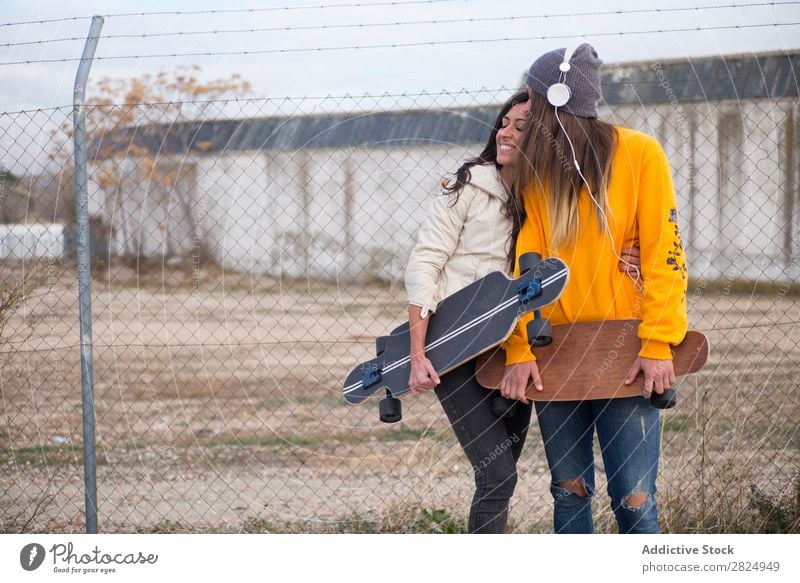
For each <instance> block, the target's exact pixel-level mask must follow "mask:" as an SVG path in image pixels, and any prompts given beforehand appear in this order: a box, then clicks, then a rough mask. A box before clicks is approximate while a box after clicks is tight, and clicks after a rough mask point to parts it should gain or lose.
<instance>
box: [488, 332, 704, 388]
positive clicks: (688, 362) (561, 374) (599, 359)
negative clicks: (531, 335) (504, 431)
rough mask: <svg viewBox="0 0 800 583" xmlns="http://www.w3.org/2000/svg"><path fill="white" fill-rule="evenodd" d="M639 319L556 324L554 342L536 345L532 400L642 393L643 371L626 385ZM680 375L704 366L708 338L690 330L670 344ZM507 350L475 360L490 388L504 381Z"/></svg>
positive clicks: (635, 352)
mask: <svg viewBox="0 0 800 583" xmlns="http://www.w3.org/2000/svg"><path fill="white" fill-rule="evenodd" d="M639 323H640V322H639V320H606V321H604V322H579V323H576V324H559V325H557V326H553V343H552V344H550V345H549V346H544V347H536V348H534V349H533V352H534V354H535V355H536V363H537V365H538V366H539V374H540V375H541V377H542V386H543V387H544V390H543V391H536V390H535V389H534V388H533V385H532V384H531V385H528V389H527V391H526V393H525V394H526V396H527V397H528V398H529V399H532V400H534V401H581V400H591V399H613V398H619V397H634V396H637V395H641V394H642V388H643V386H644V376H643V375H642V373H639V375H638V376H637V377H636V380H635V381H634V382H633V383H632V384H630V385H625V377H626V376H627V374H628V372H629V371H630V369H631V367H632V366H633V363H634V361H635V360H636V357H637V356H638V352H639V350H640V347H641V343H640V341H639V337H638V335H637V331H638V327H639ZM672 357H673V361H672V363H673V367H674V369H675V375H676V376H682V375H685V374H689V373H693V372H696V371H698V370H700V369H701V368H702V367H703V365H704V364H705V363H706V360H708V339H707V338H706V337H705V335H704V334H703V333H702V332H697V331H694V330H689V331H688V332H687V333H686V337H685V338H684V340H683V342H681V343H680V344H678V345H677V346H674V347H673V348H672ZM504 369H505V352H503V351H502V350H501V349H497V350H494V351H491V352H487V353H486V354H483V355H481V356H480V357H479V358H478V361H477V362H476V365H475V370H476V378H477V380H478V382H479V383H480V384H481V385H482V386H484V387H486V388H489V389H495V388H497V387H499V386H500V381H501V380H502V379H503V371H504Z"/></svg>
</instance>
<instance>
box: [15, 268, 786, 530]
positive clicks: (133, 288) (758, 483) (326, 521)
mask: <svg viewBox="0 0 800 583" xmlns="http://www.w3.org/2000/svg"><path fill="white" fill-rule="evenodd" d="M45 275H46V280H44V284H43V285H41V286H40V287H39V288H38V289H37V290H36V291H35V292H34V294H33V295H32V296H31V297H30V298H29V299H28V300H27V301H26V303H25V304H24V305H23V306H21V307H19V308H18V309H16V310H15V311H14V312H13V314H12V315H11V318H10V319H9V320H8V322H7V325H6V327H5V331H4V332H3V336H2V340H3V341H2V344H0V388H1V389H2V399H3V419H2V427H0V464H2V466H3V471H2V472H0V490H1V491H2V495H1V496H0V525H2V527H3V530H4V531H6V532H23V531H42V532H44V531H46V532H70V531H80V530H82V528H83V526H82V513H83V504H84V497H83V461H82V443H83V438H82V428H81V382H80V354H79V346H80V342H79V336H78V327H77V291H76V283H75V281H74V278H73V277H72V276H70V275H69V274H68V271H66V268H64V267H62V266H57V268H52V269H51V270H50V271H49V272H46V273H45ZM92 285H93V298H92V311H93V313H94V322H93V337H94V347H93V355H94V362H93V365H94V379H95V385H94V390H95V405H96V423H97V433H96V441H97V462H98V468H97V483H98V510H99V522H100V529H101V530H102V531H104V532H134V531H149V530H159V529H163V528H164V525H178V526H179V528H181V529H183V530H186V531H190V532H204V531H209V530H214V531H219V530H222V531H241V530H248V529H249V528H252V526H253V525H262V526H263V525H270V526H268V528H273V527H274V528H278V529H280V528H284V529H287V528H288V529H295V530H303V531H307V532H328V531H331V530H341V529H346V527H343V526H342V525H343V524H346V523H343V522H342V521H354V520H362V519H374V520H377V521H383V522H384V523H386V524H392V523H393V521H395V520H396V519H398V520H399V518H398V517H401V516H404V515H406V514H408V513H409V512H411V513H412V514H413V512H414V511H415V510H416V509H421V508H425V509H446V510H448V511H449V512H450V513H452V515H453V516H454V517H455V519H456V520H463V519H464V517H465V516H466V514H467V511H468V506H469V500H470V497H471V491H472V486H471V482H472V472H471V469H470V467H469V464H468V463H467V460H466V458H465V457H464V455H463V453H462V452H461V449H460V447H459V446H458V444H457V443H456V441H455V439H454V437H453V435H452V432H451V430H450V428H449V426H448V424H447V422H446V420H445V418H444V415H443V413H442V411H441V408H440V406H439V404H438V402H436V399H435V396H433V395H431V394H428V395H424V396H422V397H419V398H405V399H404V401H403V407H404V418H403V421H402V422H401V423H399V424H396V425H392V426H387V425H383V424H381V423H380V422H379V421H378V419H377V405H376V402H369V403H367V404H365V405H363V406H359V407H351V406H348V405H346V404H345V403H344V401H343V400H342V399H341V382H342V380H343V379H344V377H345V376H346V374H347V372H349V370H350V369H351V368H352V367H353V366H355V365H356V364H357V363H358V362H360V361H362V360H367V359H369V358H371V357H372V356H373V351H374V346H373V340H374V337H375V336H377V335H381V334H385V333H386V332H387V331H388V330H390V329H391V328H392V327H394V326H395V325H397V324H399V323H400V322H401V321H402V319H403V314H402V310H403V306H402V301H403V297H404V292H403V290H402V288H401V287H400V286H399V285H397V284H395V285H385V284H377V283H376V284H370V285H364V286H356V285H335V284H325V285H323V284H318V283H314V282H297V281H294V282H287V281H280V280H276V279H271V278H266V277H259V278H251V277H249V276H247V275H242V274H230V273H223V272H220V271H217V270H213V271H206V270H201V271H197V270H195V271H189V270H180V269H171V270H169V271H165V270H162V269H152V270H150V271H147V272H143V271H142V272H139V273H137V272H136V271H134V270H132V269H128V268H124V267H119V266H118V267H115V268H114V269H112V270H107V271H101V272H99V273H98V274H97V276H96V277H95V279H94V281H93V284H92ZM688 301H689V311H690V323H691V327H692V328H695V329H699V330H702V331H704V332H706V334H707V335H708V337H709V339H710V342H711V346H712V352H711V357H710V360H709V363H708V365H707V366H706V368H705V369H704V370H703V371H701V372H700V373H698V374H696V375H693V376H691V377H686V378H684V379H683V380H681V381H680V382H679V384H678V385H677V388H678V389H679V395H680V404H679V406H678V407H677V408H675V409H673V410H670V411H666V412H664V413H663V414H662V425H663V431H662V444H663V446H662V460H661V473H660V478H659V504H660V506H661V510H662V517H663V521H664V527H665V529H667V530H670V531H673V532H687V531H689V532H693V531H708V532H731V531H734V530H735V529H737V528H741V527H740V526H737V525H739V524H741V522H742V521H741V520H739V519H740V518H741V517H742V516H744V515H745V514H746V513H748V512H752V510H753V508H752V507H751V502H752V493H753V491H754V490H753V488H756V491H758V492H763V493H764V494H765V495H766V496H768V497H771V498H772V499H774V500H779V499H780V498H781V497H782V496H786V495H789V494H790V493H791V491H792V487H793V486H792V485H793V483H794V481H795V480H797V477H798V471H800V435H798V430H797V425H798V424H797V420H798V419H800V415H799V413H800V394H798V390H797V389H798V381H797V379H798V377H800V346H798V345H799V344H800V326H798V324H797V322H798V321H800V298H798V297H797V296H796V295H793V294H792V293H789V292H788V291H787V289H785V288H782V287H780V286H777V287H775V288H773V289H770V290H766V291H761V292H759V293H757V294H756V293H753V292H752V290H748V289H747V288H746V286H745V288H744V289H742V288H741V287H734V286H729V287H728V286H724V285H723V286H722V287H719V286H718V287H716V288H715V289H714V290H712V289H711V287H709V286H705V285H703V284H694V285H693V286H690V289H689V296H688ZM528 440H529V441H528V446H527V447H526V450H525V452H524V453H523V459H522V461H521V468H520V482H519V484H518V486H517V495H516V496H515V499H514V501H513V506H512V512H511V523H512V528H513V530H515V531H518V532H528V531H532V532H547V531H548V529H549V528H550V522H549V521H550V518H549V513H550V506H551V499H550V494H549V491H548V472H547V467H546V462H545V459H544V455H543V451H542V448H541V440H540V437H539V434H538V428H537V427H536V424H535V422H534V424H533V426H532V429H531V433H530V435H529V437H528ZM598 461H599V457H598ZM598 474H599V476H598V487H597V493H598V494H597V504H596V505H595V510H596V515H597V518H598V522H599V524H600V525H601V529H605V530H613V526H612V525H611V521H612V518H611V514H610V512H609V510H608V504H607V498H606V496H605V485H604V482H603V479H602V463H600V462H599V463H598ZM287 525H288V526H287Z"/></svg>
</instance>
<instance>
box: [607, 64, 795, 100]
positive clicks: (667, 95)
mask: <svg viewBox="0 0 800 583" xmlns="http://www.w3.org/2000/svg"><path fill="white" fill-rule="evenodd" d="M602 82H603V97H604V99H605V101H606V103H608V104H609V105H622V104H628V103H670V102H673V103H674V102H675V100H677V101H679V102H692V101H718V100H723V99H759V98H769V99H780V98H783V97H797V96H798V86H799V85H800V51H791V52H787V53H763V54H757V55H735V56H718V57H704V58H698V59H680V60H677V59H676V60H670V61H647V62H636V63H627V64H626V63H623V64H618V65H609V66H608V67H606V68H605V70H604V71H603V74H602Z"/></svg>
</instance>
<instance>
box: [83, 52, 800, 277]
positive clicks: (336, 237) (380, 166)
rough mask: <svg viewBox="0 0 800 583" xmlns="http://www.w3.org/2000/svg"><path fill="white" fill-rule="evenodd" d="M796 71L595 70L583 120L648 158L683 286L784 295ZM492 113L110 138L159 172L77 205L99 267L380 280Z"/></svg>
mask: <svg viewBox="0 0 800 583" xmlns="http://www.w3.org/2000/svg"><path fill="white" fill-rule="evenodd" d="M798 65H800V51H796V52H792V53H789V54H783V53H782V54H761V55H744V56H735V57H725V58H723V57H709V58H701V59H695V60H692V61H688V60H675V61H664V62H638V63H628V64H616V65H613V64H612V65H608V66H606V67H604V73H603V85H604V103H603V107H602V110H601V118H602V119H605V120H607V121H611V122H613V123H618V124H621V125H626V126H629V127H633V128H636V129H640V130H642V131H645V132H647V133H650V134H652V135H655V136H656V137H658V138H659V139H660V140H661V142H662V143H663V144H664V147H665V149H666V152H667V155H668V157H669V159H670V162H671V164H672V167H673V171H674V180H675V185H676V188H677V191H678V197H679V205H680V208H679V215H680V224H681V227H682V232H683V239H684V244H685V245H686V250H687V254H688V260H689V266H690V274H691V275H692V276H694V277H702V278H704V279H711V280H716V279H743V280H751V281H772V282H798V281H800V269H798V264H797V258H798V256H800V200H798V198H799V197H800V193H799V192H798V182H800V180H799V175H798V157H799V156H800V147H798V139H799V138H798V136H799V135H800V131H798V130H800V128H799V127H798V119H800V107H799V105H800V104H799V103H798V81H797V79H798V72H800V68H799V67H798ZM511 93H512V92H511V91H509V92H508V93H507V94H503V95H500V96H498V99H497V102H498V103H499V102H500V101H502V100H503V99H505V98H506V97H508V96H510V94H511ZM437 101H438V102H442V101H447V98H446V96H442V98H441V99H438V100H437ZM496 113H497V107H496V106H495V105H491V106H485V107H467V108H454V109H449V108H446V107H436V108H427V109H417V110H404V111H378V112H368V113H355V114H347V113H341V114H338V113H337V114H331V115H312V116H292V117H270V118H258V119H244V120H228V121H203V122H187V123H177V124H172V125H169V126H166V125H154V126H149V127H147V128H138V129H137V130H136V132H135V133H134V132H130V133H128V134H126V135H125V136H117V138H116V139H119V140H120V144H121V145H122V144H124V143H125V142H126V140H127V141H129V142H135V143H136V144H137V145H139V146H143V147H145V148H146V149H147V150H148V151H150V152H153V153H154V156H155V157H156V164H155V167H156V168H161V169H162V170H160V171H159V170H156V171H151V172H150V174H148V175H143V174H141V172H140V166H141V164H140V163H141V160H138V159H134V158H131V159H128V160H126V161H125V162H124V164H123V165H121V166H120V167H119V168H118V169H117V170H118V171H119V172H120V175H121V176H122V178H121V179H120V181H119V182H118V184H116V185H115V186H113V187H108V186H105V187H103V186H99V185H98V186H97V187H96V188H94V189H93V197H94V204H93V207H94V208H96V209H102V213H103V214H104V215H105V217H106V218H107V220H109V221H110V222H111V224H112V226H113V235H112V242H111V243H112V247H111V248H112V253H120V254H121V253H128V254H131V253H141V254H145V255H164V256H166V257H167V258H169V257H184V258H186V257H190V256H191V255H192V254H193V253H197V252H198V250H200V249H202V251H203V252H204V253H208V254H211V256H212V257H213V258H214V259H215V260H216V261H217V262H218V263H220V264H221V265H223V266H225V267H227V268H232V269H236V270H245V271H252V272H255V273H265V274H270V275H273V276H276V277H291V278H296V277H310V278H314V279H317V278H319V279H325V280H330V281H365V280H371V279H379V280H388V281H396V280H398V279H400V278H402V272H403V269H404V266H405V262H406V259H407V257H408V253H409V251H410V249H411V246H412V244H413V240H414V237H415V233H416V230H417V228H418V227H419V224H420V223H421V221H422V219H423V217H424V213H425V205H426V201H427V200H428V199H429V198H430V197H432V196H435V195H437V194H438V192H439V190H440V189H439V183H440V181H441V179H442V177H443V176H444V175H445V174H446V173H447V172H449V171H451V170H453V169H454V168H456V167H457V166H458V163H459V162H460V161H461V160H463V159H464V158H465V157H467V156H471V155H475V154H477V153H478V152H479V151H480V149H481V146H482V144H483V142H484V141H485V139H486V136H487V135H488V133H489V127H490V124H491V123H492V121H493V119H494V117H495V116H496ZM102 163H103V162H102V161H98V165H97V166H96V167H95V170H94V171H93V172H92V174H93V175H96V174H97V170H98V168H99V165H101V164H102ZM126 165H127V166H126ZM151 166H152V165H151ZM159 172H160V174H159ZM167 175H169V177H170V178H169V180H166V181H164V182H165V183H166V186H158V185H154V184H155V183H156V182H158V181H159V180H158V178H157V177H156V178H153V177H154V176H167ZM148 177H149V179H148Z"/></svg>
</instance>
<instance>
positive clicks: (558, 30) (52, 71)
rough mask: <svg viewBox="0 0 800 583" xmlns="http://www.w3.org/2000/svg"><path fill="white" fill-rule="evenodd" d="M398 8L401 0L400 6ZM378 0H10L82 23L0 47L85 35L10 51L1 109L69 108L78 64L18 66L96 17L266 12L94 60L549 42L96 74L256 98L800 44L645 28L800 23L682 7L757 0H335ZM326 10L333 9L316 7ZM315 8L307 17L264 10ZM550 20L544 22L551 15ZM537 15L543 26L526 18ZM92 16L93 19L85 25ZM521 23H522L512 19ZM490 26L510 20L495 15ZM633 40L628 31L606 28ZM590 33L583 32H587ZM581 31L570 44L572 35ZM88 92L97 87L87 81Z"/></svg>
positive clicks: (281, 57) (185, 23)
mask: <svg viewBox="0 0 800 583" xmlns="http://www.w3.org/2000/svg"><path fill="white" fill-rule="evenodd" d="M399 1H402V0H399ZM378 2H380V0H336V1H335V2H328V3H325V2H323V1H322V0H301V1H300V2H288V1H286V0H276V1H267V2H263V1H262V2H255V1H254V0H249V1H239V0H229V1H228V2H225V3H220V2H218V1H211V0H194V1H193V2H177V1H173V0H158V1H152V0H137V1H136V2H133V1H127V0H125V1H123V0H117V1H113V0H103V1H102V2H99V1H92V0H81V1H80V2H78V1H72V2H70V1H58V2H56V1H38V2H37V1H29V0H28V1H4V0H0V15H1V16H0V22H2V23H14V22H18V21H27V20H37V21H39V20H46V19H56V18H73V17H81V18H78V19H75V20H67V21H62V22H51V23H44V24H26V25H13V26H2V27H0V44H2V45H6V44H9V43H24V42H30V41H39V40H52V39H59V38H65V37H79V40H70V41H59V42H48V43H42V44H29V45H17V46H10V47H9V46H3V47H0V111H16V110H21V109H31V108H42V107H51V106H57V105H67V104H69V103H71V100H72V84H73V81H74V78H75V70H76V67H77V63H76V62H67V63H49V64H48V63H32V64H23V65H11V64H8V63H10V62H13V61H29V60H42V59H61V58H77V57H79V56H80V53H81V50H82V47H83V38H84V37H85V36H86V33H87V31H88V27H89V22H90V19H89V18H88V17H89V16H90V15H92V14H96V13H99V14H109V15H113V14H115V13H117V14H118V13H125V12H135V13H141V12H156V11H189V10H212V9H223V8H224V9H248V8H258V9H260V10H262V11H259V12H239V13H233V14H202V15H189V14H185V15H160V16H109V17H108V18H106V21H105V25H104V27H103V31H102V38H101V40H100V43H99V47H98V50H97V55H98V56H101V57H108V56H117V55H147V54H154V53H186V52H209V51H211V52H231V51H246V50H250V51H266V50H274V49H298V48H317V47H342V46H354V45H358V46H366V45H376V44H391V43H397V44H407V43H417V42H419V43H425V42H431V41H433V42H439V41H447V40H467V39H473V40H478V39H497V38H505V37H548V38H547V39H541V38H534V39H531V40H521V41H514V40H509V41H503V42H491V43H482V44H445V45H438V46H422V47H399V48H372V49H367V48H362V49H359V50H352V49H348V50H340V51H328V52H319V51H315V52H296V53H283V54H277V53H266V54H259V55H225V56H189V57H169V58H158V59H153V58H139V59H124V60H98V61H96V62H95V64H94V66H93V70H92V78H94V79H98V78H100V77H102V76H108V77H131V76H138V75H141V74H142V73H145V72H151V73H153V72H157V71H159V70H162V69H170V68H172V67H175V66H176V65H178V64H200V65H202V66H203V68H204V72H203V75H204V76H205V77H207V78H215V77H227V76H229V75H230V74H232V73H234V72H236V73H240V74H242V75H243V76H244V77H245V78H246V79H248V80H249V81H251V83H252V84H253V89H254V91H253V93H254V95H255V96H267V97H283V96H303V95H327V94H333V95H341V94H345V93H350V94H363V93H370V94H380V93H384V92H390V93H395V92H403V91H412V92H413V91H421V90H425V91H429V92H431V91H441V90H453V89H461V88H467V89H478V88H480V87H489V88H492V89H494V88H500V87H513V86H515V85H516V84H517V83H518V82H519V79H520V77H521V73H522V71H523V70H524V69H526V68H527V67H528V66H529V65H530V63H531V62H532V61H533V59H534V58H535V57H536V56H538V55H539V54H540V53H542V52H544V51H547V50H549V49H552V48H558V47H562V46H565V45H567V44H572V43H575V42H583V41H585V40H588V41H590V42H592V44H594V45H595V46H596V47H597V49H598V52H599V53H600V56H601V57H602V58H603V59H604V60H605V61H606V62H608V63H611V62H623V61H633V60H640V59H666V58H676V57H678V58H683V57H690V58H691V57H698V56H706V55H729V54H738V53H753V52H761V51H785V50H789V49H796V48H798V47H800V26H767V27H763V28H747V29H740V30H718V31H702V32H698V31H691V32H671V33H645V32H644V31H652V30H663V29H676V28H696V27H720V26H734V25H737V24H738V25H753V24H770V23H790V22H798V21H800V3H798V2H780V3H775V4H776V5H775V6H763V5H762V6H757V7H755V6H751V7H741V8H724V9H716V10H689V11H673V9H675V8H678V7H698V6H722V5H726V6H727V5H730V4H733V3H735V4H753V3H755V2H750V1H748V0H722V1H721V0H676V1H671V2H663V1H662V2H658V3H656V2H649V1H647V0H644V1H642V0H607V1H604V2H598V1H593V0H575V1H564V2H553V3H543V2H530V1H528V2H524V1H519V0H504V1H502V2H497V1H489V0H455V1H453V0H450V1H446V0H445V1H441V2H431V3H426V4H422V3H418V4H408V5H396V6H385V5H384V6H370V7H366V6H361V7H355V6H354V7H345V8H341V7H333V6H331V4H347V3H351V4H355V3H361V4H375V3H378ZM322 4H327V5H328V6H329V7H328V8H325V9H320V8H319V6H320V5H322ZM301 6H316V8H309V9H303V10H297V9H294V10H270V11H267V10H263V9H264V8H283V7H301ZM653 8H662V10H661V11H659V12H656V11H652V12H639V13H634V14H610V15H588V16H587V15H584V16H579V15H576V14H577V13H582V12H583V13H585V12H599V11H616V10H619V11H631V10H647V9H653ZM545 15H546V17H544V16H545ZM532 16H537V17H539V18H530V17H532ZM84 17H85V18H84ZM508 17H516V19H515V20H510V19H507V18H508ZM489 18H495V19H497V18H503V19H505V20H494V21H489V20H486V19H489ZM454 19H475V21H474V22H461V23H451V24H445V23H436V24H408V25H402V26H381V27H374V26H373V27H368V26H364V27H359V28H328V29H320V28H317V29H307V30H299V29H298V27H319V26H333V25H345V24H374V23H395V22H408V21H430V20H454ZM274 27H291V28H293V29H294V30H290V31H260V32H242V33H235V34H234V33H226V34H214V35H182V36H163V37H152V36H151V37H148V38H114V37H115V35H122V34H146V35H152V34H154V33H176V32H184V33H185V32H191V31H208V30H225V29H253V28H259V29H263V28H274ZM609 33H628V34H609ZM581 35H587V37H583V36H581ZM568 37H572V38H568ZM90 92H91V83H90Z"/></svg>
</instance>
